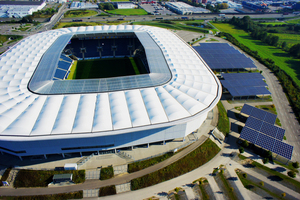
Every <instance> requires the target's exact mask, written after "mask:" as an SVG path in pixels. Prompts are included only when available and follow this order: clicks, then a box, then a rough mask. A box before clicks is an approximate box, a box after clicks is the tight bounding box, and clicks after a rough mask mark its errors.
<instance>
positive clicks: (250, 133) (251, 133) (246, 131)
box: [240, 127, 259, 144]
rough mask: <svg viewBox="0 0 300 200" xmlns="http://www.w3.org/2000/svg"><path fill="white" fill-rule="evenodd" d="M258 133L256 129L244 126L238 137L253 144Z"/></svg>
mask: <svg viewBox="0 0 300 200" xmlns="http://www.w3.org/2000/svg"><path fill="white" fill-rule="evenodd" d="M258 134H259V133H258V132H257V131H255V130H253V129H250V128H248V127H244V128H243V129H242V132H241V134H240V138H242V139H244V140H247V141H249V142H251V143H253V144H255V142H256V139H257V137H258Z"/></svg>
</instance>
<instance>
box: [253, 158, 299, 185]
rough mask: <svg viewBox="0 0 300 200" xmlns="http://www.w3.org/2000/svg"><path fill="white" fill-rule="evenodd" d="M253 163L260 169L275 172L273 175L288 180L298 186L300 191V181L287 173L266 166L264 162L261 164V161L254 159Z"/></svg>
mask: <svg viewBox="0 0 300 200" xmlns="http://www.w3.org/2000/svg"><path fill="white" fill-rule="evenodd" d="M252 165H253V166H254V167H257V168H259V169H262V170H264V171H266V172H268V173H270V174H273V175H275V176H277V177H279V179H280V180H283V181H287V182H289V183H291V184H292V185H293V186H294V187H296V188H297V190H298V191H300V182H298V181H296V180H294V179H293V178H290V177H288V176H286V175H283V174H282V173H280V172H277V171H275V170H273V169H270V168H268V167H266V166H264V165H262V164H260V163H258V162H256V161H252Z"/></svg>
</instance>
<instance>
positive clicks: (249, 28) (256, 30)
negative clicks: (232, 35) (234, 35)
mask: <svg viewBox="0 0 300 200" xmlns="http://www.w3.org/2000/svg"><path fill="white" fill-rule="evenodd" d="M226 22H229V23H230V24H232V25H235V26H237V27H239V28H241V29H243V30H244V31H246V32H249V33H250V36H251V37H252V38H253V39H256V40H261V41H262V42H264V43H267V44H268V45H272V46H278V47H281V48H282V49H283V50H285V51H287V52H289V54H290V55H292V56H294V57H295V58H300V44H294V45H293V46H291V48H289V49H288V48H287V43H286V42H283V43H281V45H279V37H278V36H275V35H272V34H268V30H267V29H266V28H265V26H260V25H259V24H258V23H256V22H254V21H253V20H251V18H250V17H249V16H245V17H243V18H241V19H239V18H236V17H233V18H231V19H230V20H229V21H226ZM288 27H293V29H295V28H296V29H298V28H299V30H300V26H297V25H296V26H295V25H291V26H288Z"/></svg>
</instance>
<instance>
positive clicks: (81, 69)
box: [69, 58, 136, 79]
mask: <svg viewBox="0 0 300 200" xmlns="http://www.w3.org/2000/svg"><path fill="white" fill-rule="evenodd" d="M72 70H73V66H72V69H71V71H72ZM135 74H136V73H135V70H134V68H133V66H132V64H131V61H130V59H129V58H114V59H111V58H104V59H95V60H80V61H77V67H76V69H75V72H74V75H73V76H72V78H73V79H92V78H109V77H119V76H128V75H135ZM69 76H70V75H69ZM70 78H71V76H70Z"/></svg>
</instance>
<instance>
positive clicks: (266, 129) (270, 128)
mask: <svg viewBox="0 0 300 200" xmlns="http://www.w3.org/2000/svg"><path fill="white" fill-rule="evenodd" d="M277 131H278V127H276V126H274V125H272V124H269V123H263V124H262V126H261V129H260V132H262V133H264V134H266V135H268V136H271V137H273V138H276V136H277Z"/></svg>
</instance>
